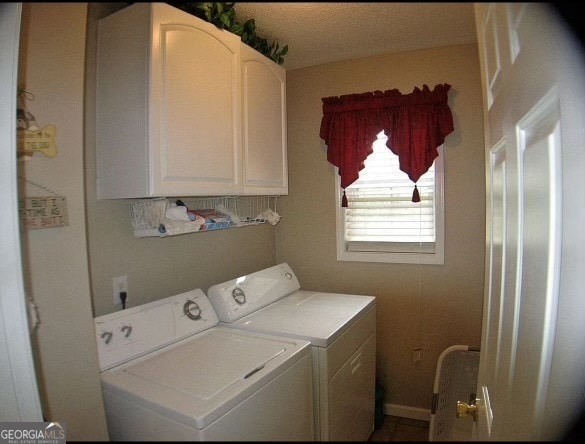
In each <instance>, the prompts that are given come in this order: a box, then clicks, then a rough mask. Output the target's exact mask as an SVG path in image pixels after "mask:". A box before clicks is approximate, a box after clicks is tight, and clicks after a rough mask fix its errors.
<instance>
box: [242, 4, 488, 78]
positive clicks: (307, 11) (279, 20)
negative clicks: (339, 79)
mask: <svg viewBox="0 0 585 444" xmlns="http://www.w3.org/2000/svg"><path fill="white" fill-rule="evenodd" d="M235 11H236V19H237V21H239V22H240V23H244V22H245V21H246V20H248V19H250V18H254V19H255V22H256V32H257V33H258V35H259V36H261V37H264V38H266V39H268V41H270V42H272V41H278V43H279V44H280V46H281V47H282V46H284V45H288V54H287V55H286V56H285V57H284V64H283V66H284V67H285V68H286V69H288V70H290V69H297V68H304V67H307V66H312V65H320V64H323V63H330V62H337V61H340V60H347V59H357V58H360V57H366V56H372V55H377V54H383V53H389V52H399V51H412V50H416V49H422V48H429V47H434V46H446V45H458V44H466V43H475V42H476V41H477V39H476V34H475V20H474V15H473V3H433V2H427V3H414V2H413V3H394V2H388V3H329V2H327V3H299V2H291V3H284V2H283V3H281V2H279V3H265V2H258V3H237V2H236V4H235Z"/></svg>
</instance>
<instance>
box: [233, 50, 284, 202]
mask: <svg viewBox="0 0 585 444" xmlns="http://www.w3.org/2000/svg"><path fill="white" fill-rule="evenodd" d="M241 58H242V110H243V112H242V148H243V174H244V194H275V195H280V194H288V173H287V172H288V169H287V157H286V156H287V145H286V71H285V69H284V68H283V67H281V66H279V65H277V64H276V63H274V62H273V61H272V60H270V59H268V58H266V57H264V56H263V55H262V54H260V53H259V52H258V51H256V50H254V49H252V48H250V47H249V46H247V45H246V44H242V46H241Z"/></svg>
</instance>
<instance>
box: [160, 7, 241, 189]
mask: <svg viewBox="0 0 585 444" xmlns="http://www.w3.org/2000/svg"><path fill="white" fill-rule="evenodd" d="M161 21H168V22H170V23H168V24H166V23H161V24H160V27H159V32H158V33H156V32H155V33H154V36H155V38H156V35H158V36H159V39H160V40H159V42H157V41H156V40H155V39H153V49H154V51H153V54H154V53H156V52H157V51H156V49H157V47H158V48H160V50H159V51H158V54H156V57H153V65H152V67H153V68H152V70H153V72H152V74H153V82H152V88H153V91H152V97H153V103H151V111H152V115H151V128H152V130H153V132H152V137H153V139H154V140H153V141H154V143H153V144H151V146H152V147H153V152H152V156H153V169H152V172H153V178H152V179H153V183H154V188H155V194H159V195H169V194H171V195H172V194H181V193H189V194H193V193H192V191H193V190H197V192H196V194H223V193H236V192H238V191H240V189H241V173H240V155H239V152H240V149H241V148H240V142H239V140H240V133H239V121H240V112H239V108H240V99H239V75H240V71H239V41H238V40H237V39H234V40H233V43H231V41H227V42H225V41H223V37H225V36H224V35H222V40H220V39H219V38H218V36H216V35H215V34H216V33H217V32H220V31H218V30H216V29H209V27H208V26H202V27H201V28H200V27H198V24H193V25H185V24H177V23H176V20H173V19H172V18H166V19H161ZM203 25H208V24H205V23H203ZM210 26H212V25H210ZM220 33H221V32H220ZM157 43H158V44H157ZM230 43H231V44H230ZM155 101H158V103H154V102H155ZM157 147H158V151H157Z"/></svg>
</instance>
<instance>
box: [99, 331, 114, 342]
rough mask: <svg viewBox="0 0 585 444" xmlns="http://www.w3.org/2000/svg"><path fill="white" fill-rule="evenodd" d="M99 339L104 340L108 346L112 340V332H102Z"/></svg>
mask: <svg viewBox="0 0 585 444" xmlns="http://www.w3.org/2000/svg"><path fill="white" fill-rule="evenodd" d="M101 338H102V339H105V342H106V344H109V343H110V341H111V340H112V332H111V331H105V332H103V333H102V335H101Z"/></svg>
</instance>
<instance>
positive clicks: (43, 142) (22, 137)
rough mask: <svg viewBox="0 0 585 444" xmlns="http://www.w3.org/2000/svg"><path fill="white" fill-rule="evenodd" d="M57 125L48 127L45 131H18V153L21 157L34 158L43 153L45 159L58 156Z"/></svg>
mask: <svg viewBox="0 0 585 444" xmlns="http://www.w3.org/2000/svg"><path fill="white" fill-rule="evenodd" d="M56 134H57V128H56V127H55V125H47V126H45V127H44V128H43V129H26V130H25V129H21V130H18V131H17V153H18V155H19V156H29V157H30V156H32V155H33V154H34V153H35V152H41V153H43V154H44V155H45V157H55V156H56V155H57V145H56V144H55V135H56Z"/></svg>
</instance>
